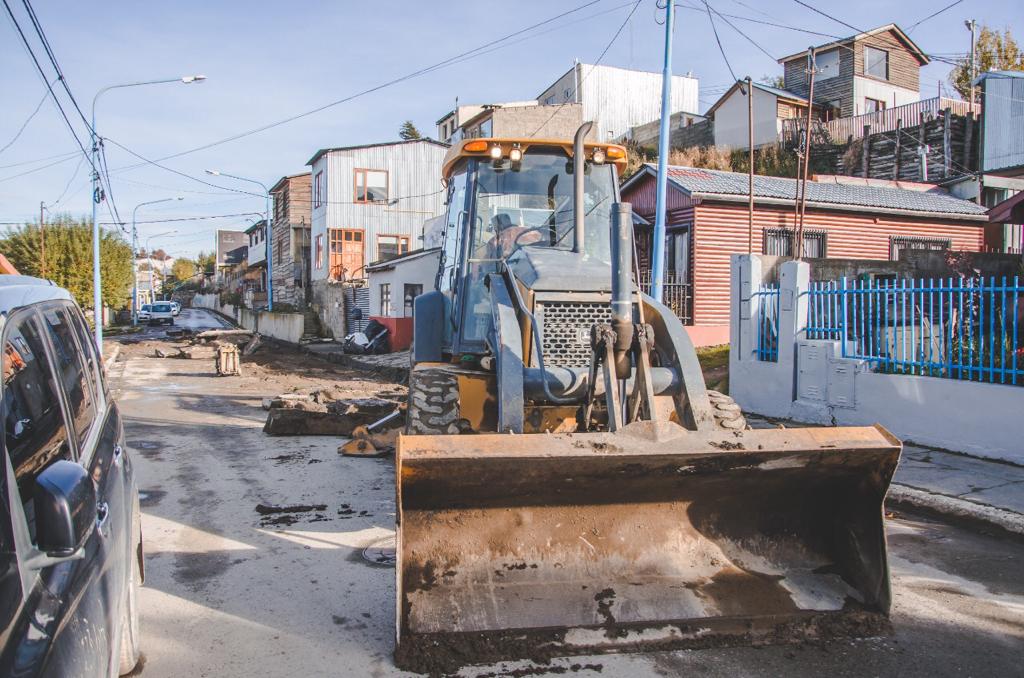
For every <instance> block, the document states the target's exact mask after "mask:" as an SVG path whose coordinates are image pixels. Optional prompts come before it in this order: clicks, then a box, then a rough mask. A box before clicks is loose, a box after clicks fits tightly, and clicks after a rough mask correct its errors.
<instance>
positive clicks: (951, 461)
mask: <svg viewBox="0 0 1024 678" xmlns="http://www.w3.org/2000/svg"><path fill="white" fill-rule="evenodd" d="M888 502H889V503H890V504H894V505H896V506H899V505H905V506H910V507H912V508H917V509H923V510H925V511H927V512H930V513H939V514H942V515H944V516H951V517H954V518H960V519H965V520H969V521H971V522H974V523H978V524H983V525H987V526H995V527H998V528H1001V529H1003V530H1006V531H1007V532H1012V533H1014V534H1017V535H1022V536H1024V467H1022V466H1016V465H1013V464H1007V463H1003V462H997V461H988V460H985V459H980V458H978V457H970V456H967V455H963V454H957V453H954V452H944V451H942V450H935V449H931V448H927V447H920V446H918V445H913V444H907V445H905V446H904V448H903V458H902V460H901V461H900V465H899V468H898V469H897V470H896V476H895V477H894V478H893V484H892V487H891V489H890V491H889V498H888Z"/></svg>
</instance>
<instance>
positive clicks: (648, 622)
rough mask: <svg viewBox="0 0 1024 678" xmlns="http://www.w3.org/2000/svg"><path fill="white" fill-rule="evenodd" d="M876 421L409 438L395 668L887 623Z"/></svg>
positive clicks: (757, 638) (402, 491)
mask: <svg viewBox="0 0 1024 678" xmlns="http://www.w3.org/2000/svg"><path fill="white" fill-rule="evenodd" d="M900 449H901V444H900V442H899V441H898V440H897V439H895V438H894V437H893V436H892V435H891V434H889V433H888V432H887V431H885V430H884V429H883V428H881V427H877V426H876V427H865V428H819V429H786V430H782V429H767V430H753V431H743V432H740V433H732V432H726V433H711V434H705V433H696V432H692V431H686V430H683V429H682V428H680V427H678V426H676V425H674V424H670V423H667V422H661V423H655V422H642V423H639V424H632V425H630V426H628V427H626V428H625V429H623V430H622V431H620V432H619V433H616V434H606V433H590V434H563V435H541V434H538V435H516V436H513V435H500V434H497V435H474V436H468V435H467V436H402V437H400V438H399V441H398V449H397V456H396V472H397V475H398V478H397V479H398V543H397V551H398V569H397V577H398V582H397V605H398V610H397V613H398V624H397V646H396V652H395V658H396V663H398V665H399V666H401V667H403V668H410V669H414V670H420V671H427V672H443V671H450V670H453V669H455V668H457V667H458V666H461V665H464V664H469V663H473V662H482V661H496V660H500V659H508V658H513V657H530V658H534V659H538V658H546V657H551V656H559V655H570V654H581V653H595V652H614V651H622V650H646V649H668V648H676V647H699V646H706V645H718V644H757V643H772V642H787V641H793V640H800V639H804V638H807V637H830V636H848V635H872V634H877V633H878V632H880V631H882V630H884V629H885V628H886V627H887V623H886V618H887V613H888V610H889V604H890V593H889V575H888V566H887V563H886V551H885V535H884V532H883V525H882V501H883V498H884V496H885V493H886V490H887V488H888V486H889V481H890V479H891V478H892V474H893V472H894V471H895V468H896V464H897V462H898V460H899V454H900Z"/></svg>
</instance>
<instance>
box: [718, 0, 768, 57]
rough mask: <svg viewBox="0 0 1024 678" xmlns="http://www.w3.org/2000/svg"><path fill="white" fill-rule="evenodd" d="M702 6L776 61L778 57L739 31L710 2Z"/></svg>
mask: <svg viewBox="0 0 1024 678" xmlns="http://www.w3.org/2000/svg"><path fill="white" fill-rule="evenodd" d="M704 6H705V7H707V8H708V11H710V12H714V13H715V14H717V15H718V16H719V18H721V19H722V21H724V22H725V23H726V24H728V25H729V28H731V29H733V30H734V31H736V32H737V33H739V34H740V35H742V36H743V37H744V38H746V39H747V42H749V43H750V44H751V45H753V46H754V47H756V48H758V49H759V50H761V52H762V53H763V54H764V55H765V56H767V57H768V58H769V59H771V60H772V61H778V59H777V58H776V57H774V56H772V54H771V53H770V52H769V51H768V50H766V49H765V48H764V47H762V46H761V45H759V44H758V43H757V41H756V40H754V39H753V38H751V37H750V36H749V35H747V34H746V33H744V32H743V31H741V30H740V29H738V28H736V26H735V25H734V24H733V23H732V22H731V21H729V20H728V19H726V18H725V17H724V16H722V14H721V13H720V12H719V11H718V10H717V9H715V8H714V7H712V6H711V5H710V4H708V3H707V2H705V3H704ZM719 47H721V45H719ZM729 71H730V72H732V69H729Z"/></svg>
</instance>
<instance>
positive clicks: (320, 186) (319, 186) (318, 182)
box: [313, 171, 324, 207]
mask: <svg viewBox="0 0 1024 678" xmlns="http://www.w3.org/2000/svg"><path fill="white" fill-rule="evenodd" d="M323 204H324V173H323V172H322V171H320V172H317V173H316V178H315V179H314V181H313V207H320V205H323Z"/></svg>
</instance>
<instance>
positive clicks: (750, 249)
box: [747, 75, 754, 254]
mask: <svg viewBox="0 0 1024 678" xmlns="http://www.w3.org/2000/svg"><path fill="white" fill-rule="evenodd" d="M747 145H748V146H749V147H750V157H749V159H748V160H749V162H750V168H749V172H748V176H747V183H748V186H747V192H748V193H749V195H748V197H747V254H753V253H754V86H753V83H752V81H751V80H750V76H749V75H748V76H747Z"/></svg>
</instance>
